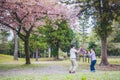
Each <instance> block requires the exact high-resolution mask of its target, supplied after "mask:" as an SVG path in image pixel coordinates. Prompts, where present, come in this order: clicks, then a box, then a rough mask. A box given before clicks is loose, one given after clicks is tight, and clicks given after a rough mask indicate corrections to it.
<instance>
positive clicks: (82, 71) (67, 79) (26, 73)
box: [0, 54, 120, 80]
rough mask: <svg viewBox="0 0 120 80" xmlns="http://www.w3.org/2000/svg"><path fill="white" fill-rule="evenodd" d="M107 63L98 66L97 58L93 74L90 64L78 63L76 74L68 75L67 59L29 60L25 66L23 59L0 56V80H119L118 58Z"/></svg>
mask: <svg viewBox="0 0 120 80" xmlns="http://www.w3.org/2000/svg"><path fill="white" fill-rule="evenodd" d="M108 61H109V63H110V65H108V66H99V63H100V59H99V58H98V59H97V64H96V69H97V71H96V72H95V73H91V72H90V71H89V65H90V63H88V62H82V61H78V69H77V72H76V73H75V74H69V73H68V71H69V67H70V65H71V63H70V61H69V59H67V60H64V61H52V60H51V59H46V58H41V59H39V61H37V62H36V61H35V59H31V64H30V65H26V64H25V60H24V59H19V60H18V61H13V57H12V56H7V55H2V54H0V80H120V58H119V57H117V58H108Z"/></svg>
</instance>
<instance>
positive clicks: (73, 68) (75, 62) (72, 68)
mask: <svg viewBox="0 0 120 80" xmlns="http://www.w3.org/2000/svg"><path fill="white" fill-rule="evenodd" d="M71 63H72V66H71V67H70V70H69V73H74V72H75V71H76V68H77V61H76V59H71Z"/></svg>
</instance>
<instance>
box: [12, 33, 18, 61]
mask: <svg viewBox="0 0 120 80" xmlns="http://www.w3.org/2000/svg"><path fill="white" fill-rule="evenodd" d="M13 33H14V60H18V39H17V34H16V32H15V31H13Z"/></svg>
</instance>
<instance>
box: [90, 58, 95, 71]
mask: <svg viewBox="0 0 120 80" xmlns="http://www.w3.org/2000/svg"><path fill="white" fill-rule="evenodd" d="M95 64H96V60H93V61H91V65H90V70H91V71H95V67H94V66H95Z"/></svg>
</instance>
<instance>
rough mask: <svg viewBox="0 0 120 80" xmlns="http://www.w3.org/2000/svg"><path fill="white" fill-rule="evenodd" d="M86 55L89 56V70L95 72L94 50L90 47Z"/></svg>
mask: <svg viewBox="0 0 120 80" xmlns="http://www.w3.org/2000/svg"><path fill="white" fill-rule="evenodd" d="M88 56H89V57H90V58H91V64H90V71H91V72H95V64H96V62H97V60H96V54H95V50H94V49H93V48H92V49H91V52H88Z"/></svg>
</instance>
